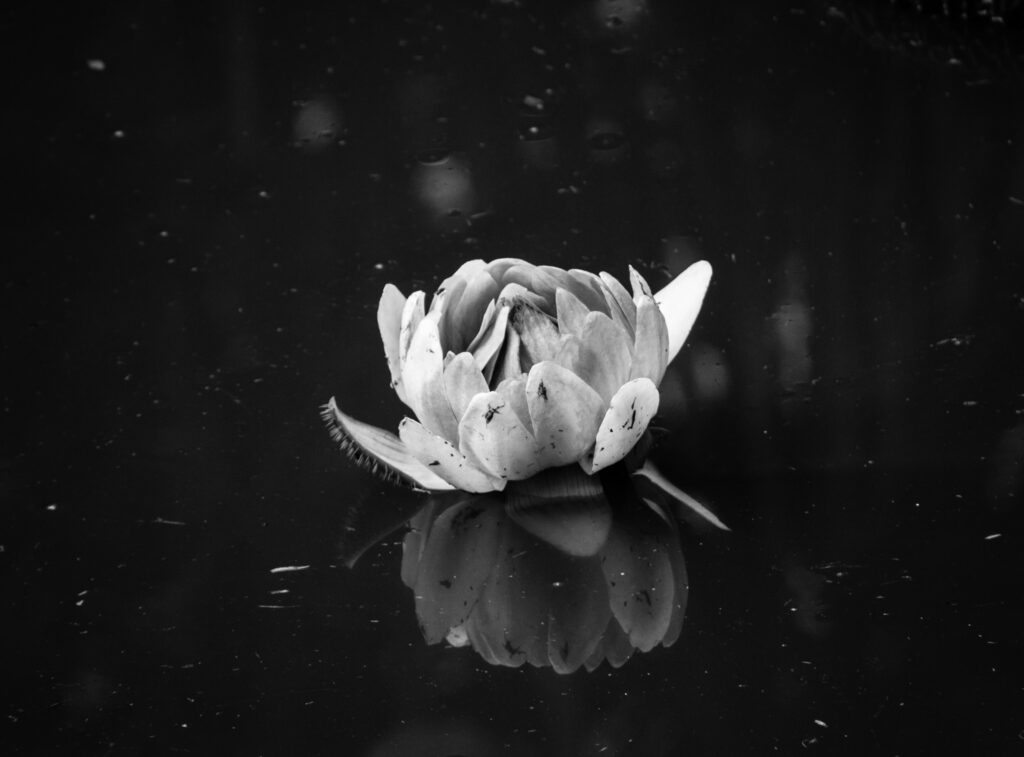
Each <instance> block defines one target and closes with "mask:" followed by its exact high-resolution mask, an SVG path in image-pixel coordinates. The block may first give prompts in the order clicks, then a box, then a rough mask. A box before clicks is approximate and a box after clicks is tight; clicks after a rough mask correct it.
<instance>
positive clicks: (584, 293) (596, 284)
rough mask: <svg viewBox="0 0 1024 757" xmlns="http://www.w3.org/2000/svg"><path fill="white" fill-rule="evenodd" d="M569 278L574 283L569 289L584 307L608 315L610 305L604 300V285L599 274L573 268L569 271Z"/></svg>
mask: <svg viewBox="0 0 1024 757" xmlns="http://www.w3.org/2000/svg"><path fill="white" fill-rule="evenodd" d="M569 277H570V279H571V281H572V282H573V283H572V285H570V286H569V287H568V289H569V290H570V291H571V292H572V293H573V294H574V295H576V296H577V297H578V298H579V299H580V301H581V302H582V303H583V304H584V305H586V306H587V307H588V308H590V309H591V310H597V311H598V312H601V313H604V314H605V315H608V303H607V302H606V301H605V299H604V284H603V283H602V282H601V278H600V277H599V276H598V275H597V274H594V273H591V272H590V271H581V270H580V269H579V268H573V269H572V270H570V271H569Z"/></svg>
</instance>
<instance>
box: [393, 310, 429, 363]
mask: <svg viewBox="0 0 1024 757" xmlns="http://www.w3.org/2000/svg"><path fill="white" fill-rule="evenodd" d="M422 320H423V292H413V293H412V294H410V295H409V299H407V300H406V301H405V307H403V308H402V325H401V328H400V330H399V334H398V361H399V363H401V364H402V366H404V365H405V357H406V355H407V354H408V353H409V343H410V342H411V341H412V336H413V334H415V333H416V329H417V328H418V327H419V325H420V321H422Z"/></svg>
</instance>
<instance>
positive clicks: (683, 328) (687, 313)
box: [654, 260, 711, 363]
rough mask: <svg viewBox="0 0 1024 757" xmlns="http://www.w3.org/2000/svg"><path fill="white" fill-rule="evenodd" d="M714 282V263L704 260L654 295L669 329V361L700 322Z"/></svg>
mask: <svg viewBox="0 0 1024 757" xmlns="http://www.w3.org/2000/svg"><path fill="white" fill-rule="evenodd" d="M710 283H711V264H710V263H708V262H707V261H706V260H701V261H698V262H696V263H694V264H693V265H691V266H690V267H689V268H687V269H686V270H685V271H683V272H682V273H681V274H679V275H678V276H676V277H675V279H673V280H672V281H671V282H669V284H668V286H666V287H665V288H664V289H662V290H661V291H660V292H658V293H657V294H656V295H654V299H655V300H656V301H657V303H658V306H659V307H660V308H661V313H662V315H664V316H665V323H666V325H667V326H668V361H669V362H670V363H671V362H672V359H673V358H674V357H675V356H676V355H677V354H679V350H680V349H682V347H683V343H684V342H686V337H688V336H689V335H690V329H691V328H693V322H694V321H696V320H697V314H698V313H700V306H701V304H702V303H703V302H704V294H705V293H706V292H707V291H708V284H710Z"/></svg>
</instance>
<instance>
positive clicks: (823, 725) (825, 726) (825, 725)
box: [814, 718, 828, 728]
mask: <svg viewBox="0 0 1024 757" xmlns="http://www.w3.org/2000/svg"><path fill="white" fill-rule="evenodd" d="M814 724H815V725H820V726H821V727H822V728H828V723H826V722H825V721H824V720H818V719H817V718H815V720H814Z"/></svg>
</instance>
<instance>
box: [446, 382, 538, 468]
mask: <svg viewBox="0 0 1024 757" xmlns="http://www.w3.org/2000/svg"><path fill="white" fill-rule="evenodd" d="M459 449H460V451H461V452H462V454H464V455H465V456H466V458H467V459H469V460H471V461H473V463H474V464H475V465H476V466H478V467H479V468H481V469H482V470H485V471H487V472H488V473H489V474H490V475H491V476H494V477H496V478H500V479H503V480H505V479H511V480H513V481H518V480H520V479H524V478H529V477H530V476H532V475H533V474H534V473H536V472H537V471H538V470H540V461H539V459H538V457H537V442H536V440H535V439H534V437H533V434H532V433H530V430H529V429H528V428H526V427H525V426H524V425H523V423H522V421H520V420H519V416H518V415H517V414H516V412H515V410H514V409H513V407H512V400H511V398H510V397H508V396H503V394H502V393H501V392H497V391H495V392H488V393H487V394H478V395H477V396H476V397H474V398H473V400H472V402H470V403H469V407H468V408H467V409H466V413H465V415H463V416H462V420H461V421H460V422H459Z"/></svg>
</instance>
